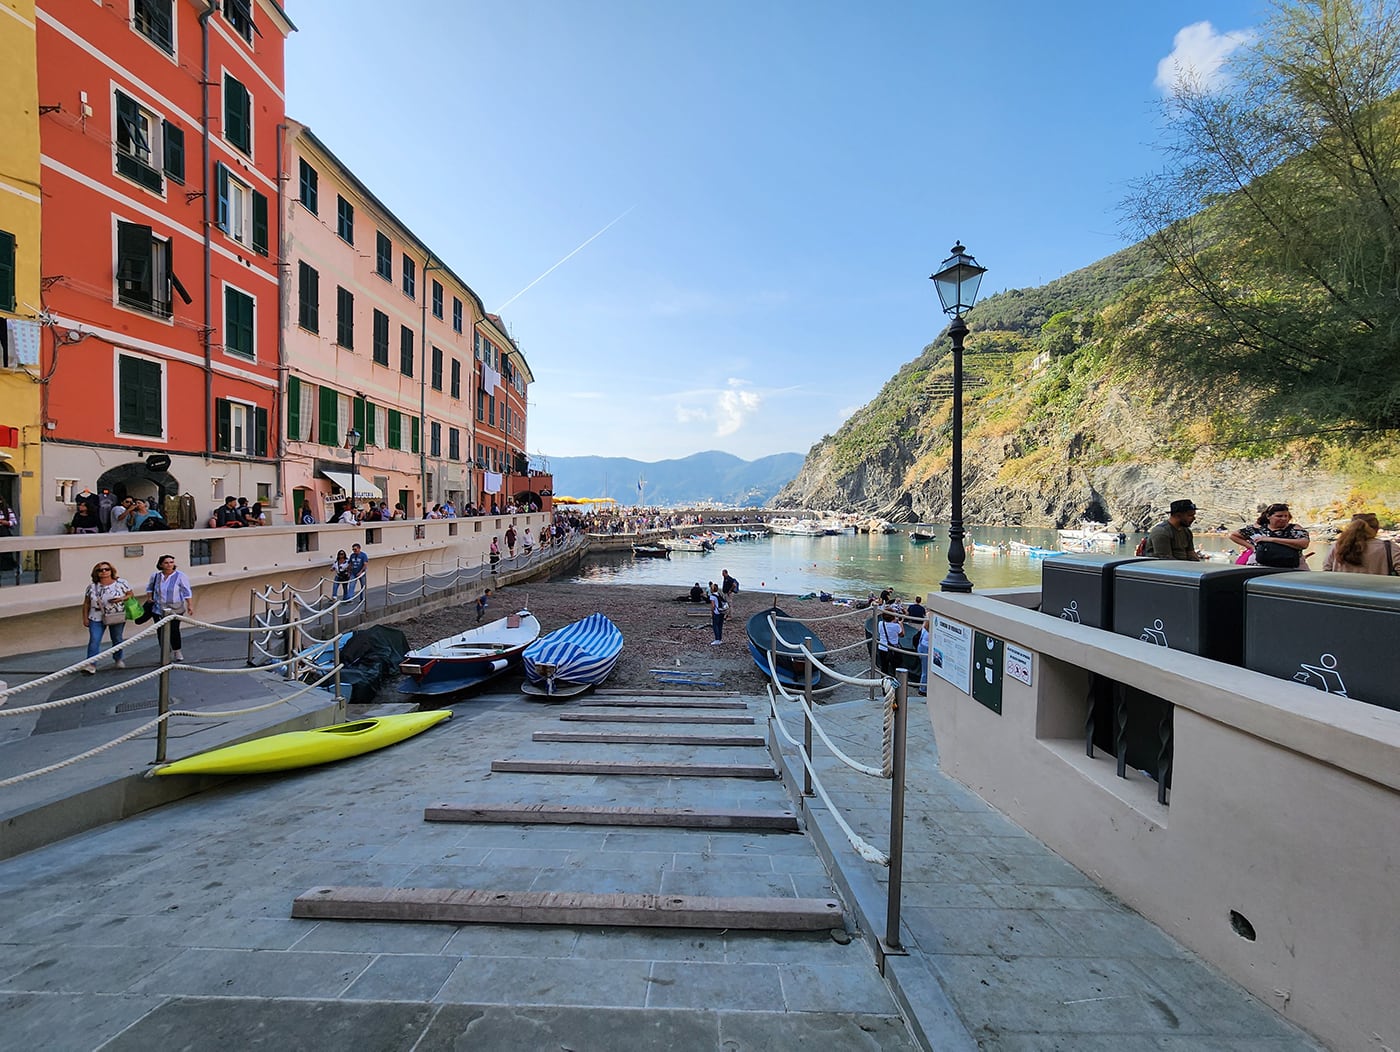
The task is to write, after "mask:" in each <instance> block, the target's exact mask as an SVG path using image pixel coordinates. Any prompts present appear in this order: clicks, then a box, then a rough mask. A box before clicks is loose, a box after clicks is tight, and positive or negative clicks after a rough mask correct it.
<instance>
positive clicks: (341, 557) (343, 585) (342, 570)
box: [331, 548, 350, 602]
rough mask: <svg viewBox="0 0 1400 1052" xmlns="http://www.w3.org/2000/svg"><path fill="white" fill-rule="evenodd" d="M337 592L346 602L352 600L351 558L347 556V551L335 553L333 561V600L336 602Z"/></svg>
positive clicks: (341, 550) (342, 550)
mask: <svg viewBox="0 0 1400 1052" xmlns="http://www.w3.org/2000/svg"><path fill="white" fill-rule="evenodd" d="M337 590H338V591H339V592H340V595H341V598H343V599H344V600H345V601H346V602H349V600H350V556H348V555H346V554H345V549H344V548H342V549H340V551H338V552H336V553H335V558H334V559H332V560H331V600H332V601H334V600H335V597H336V592H337Z"/></svg>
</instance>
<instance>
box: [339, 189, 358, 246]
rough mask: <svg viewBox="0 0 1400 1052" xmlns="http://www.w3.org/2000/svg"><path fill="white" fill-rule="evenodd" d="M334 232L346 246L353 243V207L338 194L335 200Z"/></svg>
mask: <svg viewBox="0 0 1400 1052" xmlns="http://www.w3.org/2000/svg"><path fill="white" fill-rule="evenodd" d="M335 232H336V233H337V234H339V235H340V240H342V241H344V242H345V243H346V244H347V245H353V244H354V243H355V206H354V205H352V204H351V203H350V202H349V201H347V200H345V198H343V197H341V196H340V195H339V194H336V198H335Z"/></svg>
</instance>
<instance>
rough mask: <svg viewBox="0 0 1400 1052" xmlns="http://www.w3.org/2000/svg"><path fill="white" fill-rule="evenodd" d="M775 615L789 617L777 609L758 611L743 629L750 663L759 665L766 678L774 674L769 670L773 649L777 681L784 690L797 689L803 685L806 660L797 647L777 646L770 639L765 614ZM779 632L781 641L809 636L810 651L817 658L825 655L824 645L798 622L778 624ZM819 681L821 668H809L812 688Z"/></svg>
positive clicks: (771, 635) (779, 644) (783, 644)
mask: <svg viewBox="0 0 1400 1052" xmlns="http://www.w3.org/2000/svg"><path fill="white" fill-rule="evenodd" d="M769 614H774V615H776V616H777V617H779V618H785V617H787V616H788V615H787V614H786V613H784V612H783V611H782V610H780V609H778V608H777V607H771V608H769V609H766V610H760V611H759V612H758V613H756V614H754V615H753V616H752V617H750V618H749V620H748V624H747V626H746V628H747V633H748V642H749V656H750V657H752V658H753V663H754V664H755V665H757V666H758V670H759V671H760V672H762V673H763V674H764V675H765V676H771V675H772V674H773V673H772V671H771V670H770V669H769V667H768V653H769V651H770V650H774V653H773V667H774V668H775V669H777V678H778V682H779V683H781V684H783V686H785V687H800V686H802V685H803V683H804V682H805V675H806V668H805V660H804V659H803V658H802V656H801V651H800V650H799V649H798V647H796V646H789V645H787V644H785V643H782V642H778V643H776V649H774V646H775V641H774V639H773V632H772V629H770V628H769V626H768V615H769ZM779 631H780V632H781V634H782V636H783V637H784V639H804V638H806V637H808V636H810V637H811V639H812V652H813V653H814V654H816V655H818V656H819V657H820V655H822V654H824V653H825V652H826V644H825V643H823V642H822V641H821V639H820V638H818V636H817V634H816V633H815V632H813V631H812V630H811V629H810V628H808V627H807V626H806V625H804V624H802V623H801V622H800V621H799V622H792V621H789V622H787V623H785V624H782V625H780V627H779ZM821 681H822V672H821V669H819V668H816V667H815V666H814V667H813V668H812V686H814V687H815V686H817V685H819V684H820V683H821Z"/></svg>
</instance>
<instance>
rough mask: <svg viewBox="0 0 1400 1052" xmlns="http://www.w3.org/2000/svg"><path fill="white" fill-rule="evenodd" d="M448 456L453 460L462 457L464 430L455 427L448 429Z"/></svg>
mask: <svg viewBox="0 0 1400 1052" xmlns="http://www.w3.org/2000/svg"><path fill="white" fill-rule="evenodd" d="M447 456H448V458H449V459H451V460H461V459H462V432H461V431H459V430H458V429H457V428H455V427H449V428H448V429H447Z"/></svg>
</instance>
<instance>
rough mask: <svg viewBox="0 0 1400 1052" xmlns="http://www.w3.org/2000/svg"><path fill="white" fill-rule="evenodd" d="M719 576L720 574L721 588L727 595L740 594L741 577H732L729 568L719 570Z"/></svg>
mask: <svg viewBox="0 0 1400 1052" xmlns="http://www.w3.org/2000/svg"><path fill="white" fill-rule="evenodd" d="M719 576H720V585H719V590H720V591H721V592H723V593H724V594H725V595H738V594H739V579H738V578H737V577H730V576H729V571H728V570H721V571H720V572H719Z"/></svg>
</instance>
